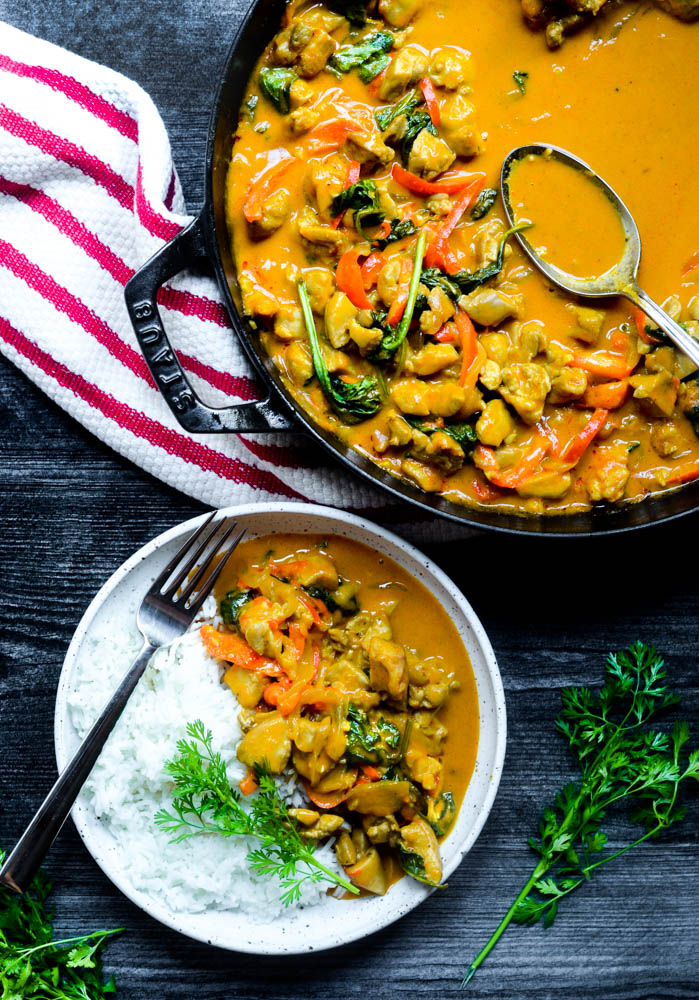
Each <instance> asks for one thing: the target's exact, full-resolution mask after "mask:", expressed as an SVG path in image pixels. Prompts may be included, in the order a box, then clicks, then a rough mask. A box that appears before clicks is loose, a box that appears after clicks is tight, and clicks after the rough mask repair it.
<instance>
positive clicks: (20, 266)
mask: <svg viewBox="0 0 699 1000" xmlns="http://www.w3.org/2000/svg"><path fill="white" fill-rule="evenodd" d="M189 221H190V217H189V216H188V215H187V214H186V210H185V205H184V200H183V197H182V191H181V189H180V184H179V181H178V179H177V174H176V172H175V169H174V166H173V163H172V159H171V154H170V144H169V142H168V137H167V134H166V131H165V127H164V125H163V122H162V120H161V118H160V116H159V114H158V112H157V110H156V108H155V106H154V104H153V102H152V101H151V99H150V98H149V97H148V95H147V94H146V93H145V92H144V91H143V90H142V89H141V88H140V87H138V86H137V85H136V84H135V83H133V82H132V81H131V80H128V79H126V77H123V76H121V75H120V74H118V73H115V72H113V71H112V70H110V69H107V68H106V67H104V66H99V65H97V64H96V63H93V62H90V61H88V60H86V59H83V58H82V57H80V56H76V55H74V54H72V53H70V52H67V51H66V50H65V49H61V48H58V47H57V46H55V45H52V44H50V43H48V42H45V41H41V40H39V39H37V38H34V37H32V36H31V35H27V34H26V33H24V32H22V31H18V30H17V29H16V28H13V27H11V26H9V25H7V24H2V23H1V22H0V351H2V353H3V354H4V355H5V356H6V357H7V358H9V359H10V360H11V361H12V362H13V363H14V364H15V365H17V367H18V368H20V369H21V370H22V371H23V372H24V373H25V374H26V375H27V376H28V377H29V378H30V379H31V380H32V381H33V382H34V383H36V385H38V386H39V387H40V388H41V389H42V390H43V391H44V392H45V393H46V394H47V395H48V396H50V397H51V399H53V400H55V402H57V403H58V404H59V406H61V407H62V408H63V409H64V410H66V411H67V412H68V413H69V414H70V415H71V416H73V417H74V418H75V419H76V420H79V421H80V423H81V424H83V425H84V426H85V427H87V428H88V429H89V430H90V431H91V432H92V433H93V434H95V435H96V436H97V437H98V438H100V439H101V440H102V441H104V442H106V443H107V444H108V445H109V446H110V447H111V448H113V449H114V450H115V451H117V452H119V454H121V455H123V456H125V457H126V458H128V459H130V460H131V461H132V462H135V463H136V464H137V465H139V466H141V467H142V468H143V469H145V470H147V471H148V472H150V473H151V474H152V475H154V476H157V477H158V478H159V479H161V480H163V481H164V482H166V483H169V484H170V485H171V486H174V487H175V488H177V489H179V490H182V491H183V492H184V493H188V494H190V495H191V496H194V497H197V498H198V499H199V500H202V501H203V502H205V503H207V504H210V505H211V506H214V507H219V506H224V505H226V504H231V503H243V502H254V501H256V500H261V501H262V500H268V499H294V500H312V501H313V502H315V503H327V504H331V505H334V506H338V507H343V508H345V509H350V510H354V511H357V512H363V513H366V514H368V515H369V516H375V517H376V518H377V519H379V520H384V519H385V520H388V521H392V522H394V523H397V526H400V525H401V522H402V525H403V526H406V525H407V524H411V531H412V532H414V531H415V527H416V526H417V525H416V522H417V523H420V524H421V526H422V529H423V530H422V531H421V534H423V537H433V538H436V537H446V535H450V536H451V537H453V536H454V534H453V530H447V528H446V524H445V522H443V521H442V522H441V524H440V525H439V526H438V525H437V524H434V523H430V522H432V519H425V518H424V517H420V515H419V512H418V511H415V510H412V511H411V509H410V508H409V507H407V506H405V505H402V504H401V505H398V504H396V503H395V502H393V501H392V500H391V499H390V498H389V497H386V496H385V495H383V494H382V493H381V492H380V491H378V490H374V489H372V488H371V487H370V486H368V485H366V484H364V483H363V482H362V481H361V480H359V479H358V478H356V477H355V476H352V475H350V474H349V473H347V472H345V471H343V470H342V469H341V468H339V467H338V466H337V465H335V464H333V463H332V462H331V461H330V460H329V459H328V458H327V456H325V455H324V454H323V453H322V452H321V451H320V450H319V449H318V448H317V446H315V445H312V444H311V443H310V442H308V441H306V439H305V438H303V437H301V436H300V435H255V436H250V435H246V436H244V437H241V436H237V435H233V434H227V435H208V436H207V435H196V436H193V435H191V434H188V433H187V432H185V431H183V430H182V429H181V428H180V427H179V425H178V424H177V422H176V421H175V420H174V418H173V417H172V416H171V414H170V411H169V410H168V408H167V406H166V404H165V402H164V401H163V399H162V398H161V396H160V394H159V393H158V391H157V389H156V388H155V386H154V383H153V381H152V379H151V376H150V373H149V372H148V369H147V367H146V364H145V362H144V360H143V357H142V356H141V353H140V350H139V348H138V344H137V342H136V339H135V337H134V335H133V332H132V330H131V325H130V323H129V319H128V316H127V312H126V307H125V305H124V285H125V284H126V282H127V281H128V279H129V278H130V277H131V275H132V274H133V273H134V271H135V270H136V269H137V268H138V267H139V266H140V265H141V264H143V263H144V261H146V260H147V259H148V258H149V257H150V256H151V255H152V254H153V253H154V252H155V251H156V250H157V249H158V248H159V247H160V246H162V245H163V243H165V242H166V241H168V240H169V239H171V238H172V237H173V236H174V235H175V234H176V233H177V232H179V230H180V229H181V228H182V227H183V226H185V225H186V224H187V223H188V222H189ZM159 301H160V305H161V308H162V311H163V316H164V320H165V323H166V326H167V328H168V331H169V333H170V335H171V337H172V342H173V345H174V346H175V347H176V349H177V351H178V353H179V356H180V359H181V361H182V364H183V365H184V367H185V369H186V370H187V372H188V373H189V375H190V377H191V379H192V382H193V384H194V385H195V387H196V388H197V391H199V392H200V393H201V395H202V397H203V398H204V399H206V400H207V401H210V402H212V403H213V404H215V405H221V404H223V403H225V402H227V401H230V400H231V399H242V400H247V399H254V398H257V397H258V395H259V392H258V388H257V385H256V383H255V381H254V380H253V378H252V377H251V372H250V368H249V366H248V364H247V361H246V359H245V357H244V355H243V352H242V350H241V348H240V346H239V344H238V343H237V340H236V337H235V336H234V334H232V332H231V330H230V328H229V325H228V320H227V316H226V311H225V309H224V307H223V305H222V304H221V300H220V298H219V296H218V290H217V288H216V285H215V283H214V282H213V281H212V280H210V279H208V278H204V277H201V276H197V275H193V274H183V275H180V276H178V278H176V279H174V280H173V281H172V282H170V283H169V284H168V285H166V286H165V287H164V288H163V289H161V294H160V299H159ZM47 439H49V440H50V429H47ZM460 534H462V535H463V532H460Z"/></svg>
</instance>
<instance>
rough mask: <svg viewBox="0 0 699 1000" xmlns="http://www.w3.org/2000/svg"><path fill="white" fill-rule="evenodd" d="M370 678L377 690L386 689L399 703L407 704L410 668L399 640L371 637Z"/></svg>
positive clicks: (369, 652)
mask: <svg viewBox="0 0 699 1000" xmlns="http://www.w3.org/2000/svg"><path fill="white" fill-rule="evenodd" d="M367 653H368V654H369V680H370V682H371V686H372V687H373V688H374V689H375V690H376V691H386V692H387V694H388V696H389V698H390V699H391V700H392V701H394V702H396V704H398V705H405V703H406V701H407V698H408V668H407V666H406V663H405V650H404V649H403V647H402V646H399V645H398V643H397V642H393V641H392V640H389V639H381V638H379V637H374V638H372V639H370V641H369V644H368V647H367Z"/></svg>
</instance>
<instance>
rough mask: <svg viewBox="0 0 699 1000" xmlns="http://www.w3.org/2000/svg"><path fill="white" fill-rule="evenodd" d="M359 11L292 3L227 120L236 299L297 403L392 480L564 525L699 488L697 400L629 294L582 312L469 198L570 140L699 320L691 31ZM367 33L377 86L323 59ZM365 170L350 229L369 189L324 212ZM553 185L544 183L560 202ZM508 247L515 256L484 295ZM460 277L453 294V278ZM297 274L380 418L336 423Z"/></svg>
mask: <svg viewBox="0 0 699 1000" xmlns="http://www.w3.org/2000/svg"><path fill="white" fill-rule="evenodd" d="M529 6H531V4H529ZM634 12H635V13H634ZM630 13H633V15H634V16H629V14H630ZM369 16H370V20H369V21H368V22H367V24H366V25H364V26H352V25H350V24H349V23H348V21H347V20H346V19H345V18H342V17H339V16H338V15H336V14H334V13H333V12H331V11H328V9H327V8H326V7H324V6H322V5H320V4H314V3H311V4H300V5H299V4H293V5H291V6H290V7H289V9H288V11H287V16H286V20H285V25H284V28H283V30H282V32H281V34H280V35H279V36H277V39H276V40H275V41H274V42H273V43H272V45H271V46H270V47H269V48H268V49H267V50H266V51H265V53H264V55H263V56H262V58H261V60H260V62H259V64H258V67H257V68H256V70H255V72H254V73H253V76H252V78H251V80H250V83H249V87H248V96H247V98H246V102H245V104H244V113H243V115H242V116H241V119H240V122H239V124H238V128H237V132H236V142H235V145H234V155H233V159H232V163H231V168H230V173H229V182H228V201H227V212H228V222H229V228H230V231H231V234H232V241H233V247H234V253H235V258H236V262H237V267H238V272H239V277H240V284H241V289H242V292H243V300H244V305H245V308H246V311H247V312H248V313H249V314H250V315H251V316H252V317H254V321H255V322H256V323H257V324H258V325H259V326H260V327H261V328H262V330H263V334H262V339H263V343H264V345H265V348H266V350H267V351H268V352H269V354H270V355H271V357H272V358H273V359H274V360H275V362H276V363H277V365H278V367H279V370H280V372H281V373H282V377H283V379H284V381H285V383H286V384H287V385H288V387H289V389H290V391H291V392H292V393H293V395H294V396H295V398H296V399H297V401H298V402H299V404H300V405H301V407H302V408H303V409H305V410H306V411H308V412H309V414H310V415H311V416H312V418H313V419H314V420H315V421H316V422H318V423H319V424H321V425H323V426H326V427H329V428H331V429H332V430H333V431H334V433H336V434H337V435H338V437H340V438H341V439H343V440H344V441H347V442H349V443H350V444H351V445H352V446H353V447H354V448H355V449H357V450H358V451H359V452H360V453H362V454H364V455H366V456H368V458H370V459H371V460H372V461H373V462H375V463H377V464H378V465H380V466H382V467H383V468H384V469H386V470H388V471H389V472H391V473H392V474H394V475H396V476H399V477H402V478H406V479H408V480H410V481H411V482H413V483H415V484H417V485H418V486H419V487H420V488H422V489H424V490H426V491H430V492H436V493H441V494H442V495H443V496H445V497H446V498H448V499H449V500H452V501H454V502H457V503H463V504H467V505H471V506H484V507H488V508H489V509H494V510H500V511H503V512H510V513H520V514H540V513H552V514H553V513H571V512H575V511H580V510H586V509H589V507H590V506H591V505H592V504H595V503H598V502H608V503H617V502H618V503H623V502H629V501H635V500H640V499H643V498H644V497H646V496H648V495H649V494H653V493H659V492H662V491H664V490H667V489H673V488H676V487H677V485H679V484H680V483H682V482H685V481H687V480H688V479H691V478H695V476H696V475H697V474H699V441H698V440H697V437H696V435H695V433H694V430H693V422H692V421H693V420H694V419H695V418H696V417H697V416H699V389H698V388H697V383H696V382H694V381H688V382H685V383H683V382H681V379H682V378H684V377H685V376H686V375H687V374H689V372H690V371H691V367H690V366H689V364H688V362H687V361H686V359H685V358H684V357H683V356H680V355H679V354H678V353H677V352H675V351H674V349H672V348H670V347H669V346H667V345H665V344H663V343H662V342H660V338H659V335H658V332H657V331H654V330H653V329H652V327H649V326H648V324H647V323H646V321H645V320H644V318H643V317H642V315H640V314H637V315H633V314H632V313H631V311H630V307H629V306H628V304H626V303H623V302H613V303H612V304H606V303H605V304H604V305H600V306H599V307H595V308H590V306H589V304H588V305H586V306H583V305H582V304H580V303H578V302H575V301H571V300H570V299H569V298H567V297H566V296H565V295H563V294H561V293H559V292H557V291H555V290H553V289H551V288H550V287H549V286H548V285H547V284H546V282H545V281H544V279H543V278H542V277H541V276H540V275H539V274H538V273H537V272H535V271H534V270H533V268H532V266H531V265H530V264H529V262H528V261H527V260H526V258H525V257H524V255H523V254H522V253H521V251H520V250H519V248H518V247H517V246H516V245H515V243H514V242H513V241H511V240H510V241H509V242H507V243H506V244H505V243H504V233H505V228H506V227H505V222H504V216H503V212H502V207H501V205H500V201H499V198H498V199H497V200H496V201H495V204H494V205H493V206H492V207H491V208H490V209H489V210H487V211H485V212H484V213H483V214H482V215H481V217H480V218H478V219H474V218H472V215H471V212H472V211H473V209H474V205H477V206H479V207H480V208H482V207H484V204H485V203H483V202H479V201H478V200H477V199H479V198H480V195H479V194H478V190H479V188H480V187H482V185H483V184H485V185H486V187H487V188H493V189H494V188H496V187H497V185H498V178H499V171H500V166H501V164H502V161H503V159H504V157H505V155H506V154H507V153H508V152H509V151H510V150H511V149H512V148H513V147H514V146H516V145H520V144H523V143H526V142H541V141H545V142H551V143H552V144H555V145H558V146H562V147H563V148H567V149H570V150H571V151H572V152H574V153H575V154H576V155H578V156H580V157H581V158H583V159H585V160H587V162H589V163H591V164H593V165H594V167H595V169H596V170H597V171H598V172H599V173H600V174H601V176H603V177H604V178H605V179H606V180H607V181H608V182H609V183H610V184H611V185H612V187H614V188H615V189H616V190H617V191H618V192H619V194H620V195H621V196H622V198H623V199H624V200H625V201H626V203H627V204H628V207H629V209H630V210H631V212H632V214H633V215H634V217H635V218H636V221H637V223H638V225H639V229H640V232H641V237H642V240H643V260H642V264H641V272H640V282H641V284H642V285H643V287H645V288H647V289H648V291H649V293H650V294H651V295H652V296H653V297H654V298H656V299H657V300H660V301H664V300H666V307H667V308H668V310H669V311H670V312H671V314H673V316H675V317H676V318H678V319H679V320H680V321H682V322H684V323H686V326H687V329H688V330H689V331H690V333H692V334H699V295H698V294H697V293H698V292H699V288H698V286H697V281H699V268H691V267H690V266H689V265H690V264H691V263H692V257H693V255H694V254H695V253H696V251H697V247H698V242H697V231H696V220H697V218H699V186H697V185H696V183H695V179H694V173H695V159H696V149H695V146H696V141H695V135H696V123H695V115H696V108H697V107H698V106H699V77H698V76H697V75H696V74H693V73H691V72H690V69H689V68H690V67H691V66H693V65H694V61H695V53H696V42H697V38H698V37H699V34H698V32H699V27H697V26H694V25H689V24H685V23H682V22H681V21H680V20H677V19H675V18H674V17H672V16H671V15H670V14H668V13H666V12H665V11H664V10H661V9H659V8H658V7H656V6H653V5H648V6H646V5H641V6H638V5H630V4H629V5H626V4H622V5H621V7H619V6H615V7H614V10H613V12H612V13H611V14H609V15H608V16H607V15H604V14H601V15H600V16H599V17H598V18H597V19H596V20H595V21H594V23H593V24H592V25H591V26H587V27H584V28H583V30H582V31H580V33H579V34H577V35H575V36H573V37H571V38H569V39H567V40H566V43H565V46H564V47H563V48H562V49H560V50H559V51H556V52H553V53H552V52H551V51H549V50H548V49H547V48H546V46H545V45H544V43H543V41H542V37H541V35H540V34H537V33H535V32H533V31H531V30H530V29H529V28H528V27H527V25H526V24H525V23H524V21H523V20H522V19H521V18H520V16H519V14H518V11H517V6H516V5H515V4H514V3H513V2H512V0H491V2H490V3H488V4H481V3H477V2H476V0H437V2H435V3H421V2H420V0H381V2H380V3H379V5H378V9H377V8H376V6H375V5H374V4H369ZM372 18H373V20H372ZM377 33H388V34H389V35H391V36H392V39H391V40H390V44H391V46H392V47H391V49H390V51H388V52H387V53H386V54H387V56H388V58H389V60H390V62H389V65H388V67H387V68H385V69H384V70H383V71H382V73H380V74H379V75H378V76H377V77H376V78H374V80H372V81H370V82H369V83H366V82H364V81H363V80H362V79H361V78H360V71H361V70H362V66H361V65H360V66H355V67H353V68H350V69H345V70H344V71H337V70H336V72H335V73H333V72H331V71H330V70H331V69H332V68H333V65H334V64H335V63H336V62H337V60H338V58H340V59H341V58H342V56H343V53H346V52H347V47H348V46H351V45H356V44H358V43H362V42H363V41H366V39H367V38H371V37H373V36H376V34H377ZM457 40H458V43H459V44H458V46H457V45H455V44H454V43H455V42H456V41H457ZM373 58H375V59H379V60H380V59H381V53H379V54H378V55H376V56H374V57H373ZM333 61H335V62H333ZM373 65H374V66H380V65H381V62H380V61H379V62H375V63H374V64H373ZM328 66H330V69H328ZM270 69H274V70H279V69H282V70H286V71H290V73H291V75H292V77H293V78H294V82H293V84H292V85H291V86H290V87H289V88H288V90H287V92H286V94H285V95H282V111H281V112H280V111H278V110H277V108H276V107H275V104H274V102H273V100H271V99H270V98H269V96H265V94H263V93H262V91H261V90H260V82H259V81H260V79H261V76H260V74H261V73H264V72H265V71H268V70H270ZM513 74H514V75H513ZM365 75H367V73H366V72H365ZM296 77H298V79H296ZM411 95H412V96H411ZM277 96H278V95H277ZM406 97H407V98H408V100H409V101H412V102H413V104H412V107H410V108H409V109H408V111H407V112H406V113H404V114H402V115H397V117H395V118H394V120H393V121H392V122H390V123H389V124H388V125H386V127H385V128H380V127H379V124H378V123H377V121H376V118H375V116H374V113H375V112H379V113H381V112H383V111H386V110H387V109H391V108H394V109H395V106H396V104H397V103H398V102H400V101H402V100H405V99H406ZM285 100H286V101H287V102H288V108H285V107H284V101H285ZM416 116H417V117H416ZM420 116H421V117H420ZM430 118H433V119H435V120H436V121H437V122H438V124H437V125H434V122H432V123H430ZM415 121H418V122H420V121H421V122H422V125H423V127H422V128H421V130H420V131H419V132H418V133H417V135H415V134H414V130H413V132H412V133H411V131H410V127H408V126H411V125H412V123H414V122H415ZM338 122H339V123H340V124H339V126H338ZM430 124H432V127H431V128H430ZM353 129H354V131H352V130H353ZM348 130H349V131H348ZM435 133H436V134H435ZM282 160H284V161H287V160H288V162H283V163H282V162H281V161H282ZM400 171H403V173H402V174H401V172H400ZM406 172H407V174H408V175H410V176H409V177H408V178H407V180H406ZM415 178H417V181H416V180H415ZM445 178H446V180H447V182H449V181H450V180H451V186H450V185H449V184H447V186H448V187H449V186H450V190H449V191H442V192H440V191H439V190H438V191H437V192H435V193H432V194H427V193H426V192H427V191H429V188H427V189H425V193H424V194H422V193H420V190H421V187H420V184H421V183H422V185H424V184H425V183H427V185H430V184H432V185H436V186H437V188H439V186H440V183H441V184H443V183H444V181H445ZM367 181H371V182H372V183H373V184H374V185H375V192H374V193H375V195H376V202H375V206H374V207H378V209H379V214H378V215H376V216H374V219H373V220H372V217H371V214H369V215H368V216H367V215H366V214H365V216H364V217H365V218H366V219H367V224H366V225H364V224H363V223H362V221H361V216H359V222H358V212H357V208H356V203H355V207H354V208H353V207H352V206H351V205H350V207H347V208H346V209H345V210H344V211H343V212H342V213H341V214H340V213H336V214H334V213H333V205H334V206H335V207H337V204H338V203H337V202H336V201H334V199H335V198H336V197H337V196H338V195H339V194H341V193H342V192H343V191H345V190H348V191H349V189H350V188H352V185H356V184H359V185H360V186H361V183H362V182H367ZM406 184H407V187H406ZM459 184H461V187H459V186H458V185H459ZM354 190H355V191H356V190H357V189H356V188H355V189H354ZM350 193H351V192H350ZM481 194H482V192H481ZM563 197H565V192H564V191H563V190H562V188H561V185H559V184H558V182H557V181H556V179H555V178H552V180H551V184H550V188H549V202H550V210H551V212H552V213H556V212H557V211H558V205H559V203H560V200H561V198H563ZM469 198H470V201H469ZM464 206H465V207H464ZM545 207H546V205H543V206H542V210H543V209H544V208H545ZM455 213H456V216H457V218H456V219H454V214H455ZM379 218H381V219H382V220H383V221H382V222H381V224H378V225H377V224H373V225H372V224H371V223H372V221H373V222H376V221H377V220H378V219H379ZM406 222H407V223H412V228H413V230H414V232H412V234H410V235H407V236H405V237H404V238H403V239H401V240H396V241H395V242H389V243H388V244H387V245H386V246H385V247H384V248H382V249H379V245H377V242H376V241H377V239H381V238H382V237H383V238H385V237H386V236H387V234H388V230H389V229H390V227H391V226H397V225H398V224H399V223H406ZM358 225H359V228H360V229H361V230H362V232H359V231H358V229H357V226H358ZM445 227H446V228H445ZM445 232H446V236H444V233H445ZM418 234H424V236H425V238H426V243H427V253H426V256H425V260H424V262H423V263H422V267H423V268H424V270H423V271H422V272H421V283H420V285H419V287H418V294H417V300H416V303H415V311H414V313H413V316H412V323H411V325H410V327H409V332H408V334H407V337H406V339H405V340H404V341H403V342H402V344H401V345H400V347H399V348H398V349H394V350H393V351H391V350H388V348H387V346H386V345H389V346H390V345H391V343H392V342H393V343H395V340H394V341H392V339H391V331H394V332H395V330H396V329H399V327H400V319H398V317H400V316H401V315H402V314H401V311H400V305H401V301H399V300H402V304H403V306H405V298H406V295H407V288H408V283H409V280H410V275H411V271H412V269H413V267H414V265H415V259H416V253H417V244H418ZM576 238H577V239H579V237H576ZM586 239H587V248H586V249H585V257H586V259H588V260H589V259H590V257H591V258H592V259H595V257H596V256H597V255H598V248H599V252H601V248H600V241H599V233H598V232H597V230H596V229H595V228H590V229H589V230H588V231H587V234H586ZM503 246H504V253H503V261H502V267H501V269H499V270H498V268H497V267H496V268H495V271H496V273H495V274H494V276H492V277H489V278H488V279H487V280H483V281H480V282H479V283H478V284H476V286H475V287H473V288H471V287H470V284H471V282H472V276H473V275H474V273H475V274H476V275H478V274H479V273H480V272H481V269H483V268H490V267H491V265H493V262H494V261H495V262H496V263H497V261H496V258H497V255H498V250H499V249H501V248H502V247H503ZM564 247H565V239H563V240H562V241H560V248H561V249H563V248H564ZM570 249H571V247H570V246H569V247H568V250H570ZM588 251H589V252H588ZM348 252H349V253H348ZM580 252H582V251H580ZM695 260H696V258H695ZM430 264H431V269H430V273H431V274H432V278H431V279H430V283H427V280H428V276H427V273H426V272H427V269H428V265H430ZM360 268H361V269H362V270H359V269H360ZM455 272H456V275H455V276H456V277H458V276H459V275H462V276H463V275H465V282H464V283H463V284H462V285H457V286H455V285H454V281H453V280H452V283H451V285H449V280H450V278H452V277H454V273H455ZM357 273H360V274H361V276H362V284H363V285H364V290H362V289H361V288H359V289H357V286H356V275H357ZM491 273H492V271H491ZM435 275H437V277H436V278H435V277H434V276H435ZM348 276H349V278H348ZM299 278H302V279H303V280H304V282H305V284H306V286H307V288H308V292H309V295H310V306H311V309H312V312H313V316H314V325H315V328H316V330H317V335H318V339H319V351H320V353H321V357H322V361H323V365H324V366H325V368H326V369H327V372H328V374H329V377H331V378H332V379H334V380H335V381H334V383H333V385H334V386H335V388H338V387H339V389H340V390H342V391H343V393H346V391H347V386H348V385H350V386H351V385H354V386H355V387H357V386H358V390H357V391H359V390H361V389H362V385H361V384H359V383H360V380H361V379H363V378H368V379H369V380H372V381H374V380H375V386H376V390H377V391H376V395H375V400H374V404H373V405H375V406H376V407H378V408H377V409H376V412H374V413H373V415H371V416H369V417H368V418H366V414H365V413H364V414H360V416H359V418H358V419H357V421H356V422H347V419H346V416H347V415H346V413H338V411H337V407H336V406H335V409H334V408H333V406H334V405H335V404H334V403H333V404H331V402H329V398H330V397H329V395H328V393H327V392H325V393H324V391H323V388H322V386H321V384H320V382H319V379H318V378H317V377H314V362H313V358H312V352H311V349H310V343H309V338H310V334H309V331H308V328H307V325H306V324H305V323H304V318H303V315H302V312H301V309H300V302H299V289H298V279H299ZM423 279H424V280H423ZM348 288H349V289H350V290H351V292H352V296H353V297H354V298H355V300H356V302H353V301H352V299H351V298H350V297H349V296H348V294H347V289H348ZM464 288H466V289H468V290H467V291H465V292H464V291H463V289H464ZM444 289H446V291H445V290H444ZM363 292H365V293H366V299H365V300H364V299H363V298H362V296H363ZM362 302H364V305H362ZM356 303H359V304H356ZM367 306H369V307H370V308H367ZM392 319H395V322H391V321H392ZM382 351H383V357H382ZM315 375H317V370H316V371H315ZM377 400H378V402H377Z"/></svg>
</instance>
